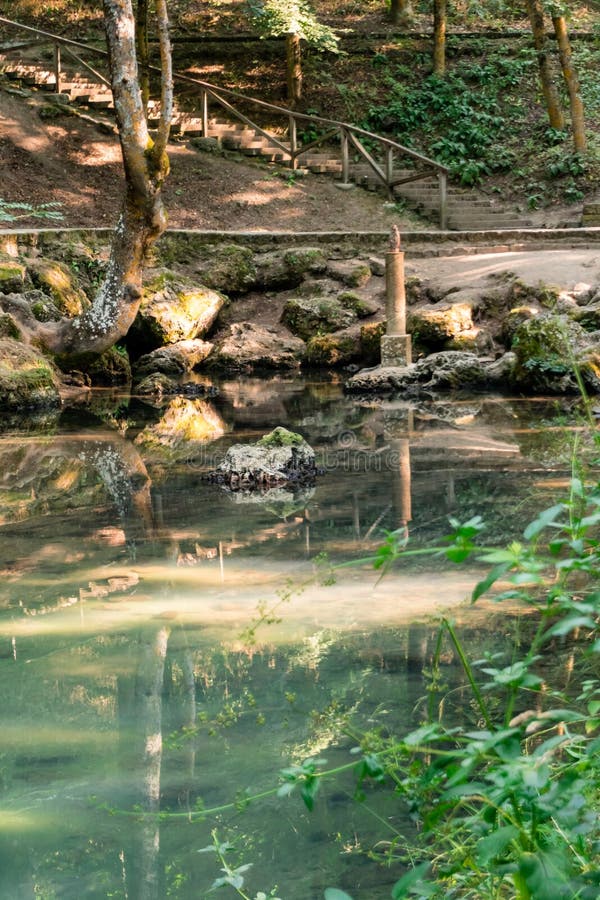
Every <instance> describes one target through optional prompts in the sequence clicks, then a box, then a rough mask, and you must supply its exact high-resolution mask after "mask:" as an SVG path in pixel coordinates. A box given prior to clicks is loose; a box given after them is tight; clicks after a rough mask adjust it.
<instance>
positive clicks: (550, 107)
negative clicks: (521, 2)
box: [527, 0, 565, 131]
mask: <svg viewBox="0 0 600 900" xmlns="http://www.w3.org/2000/svg"><path fill="white" fill-rule="evenodd" d="M527 12H528V14H529V21H530V22H531V32H532V34H533V44H534V46H535V49H536V52H537V59H538V66H539V70H540V81H541V84H542V93H543V95H544V100H545V102H546V109H547V111H548V119H549V120H550V125H551V127H552V128H556V129H557V130H558V131H562V129H563V128H564V127H565V117H564V114H563V111H562V108H561V105H560V99H559V97H558V91H557V89H556V85H555V84H554V81H553V79H552V69H551V67H550V60H549V59H548V52H547V42H546V31H545V28H544V10H543V8H542V4H541V0H527Z"/></svg>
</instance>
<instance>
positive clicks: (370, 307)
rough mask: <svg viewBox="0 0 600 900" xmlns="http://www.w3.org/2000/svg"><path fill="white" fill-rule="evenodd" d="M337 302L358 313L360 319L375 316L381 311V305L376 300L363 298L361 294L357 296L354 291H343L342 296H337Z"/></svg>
mask: <svg viewBox="0 0 600 900" xmlns="http://www.w3.org/2000/svg"><path fill="white" fill-rule="evenodd" d="M337 300H338V303H341V304H342V306H345V307H346V308H347V309H351V310H352V312H354V313H356V315H357V316H358V318H359V319H367V318H368V317H369V316H374V315H376V314H377V313H378V312H379V311H380V309H381V306H380V304H379V303H377V302H376V301H375V300H371V299H369V298H366V297H361V296H359V294H355V293H354V291H342V293H341V294H338V295H337Z"/></svg>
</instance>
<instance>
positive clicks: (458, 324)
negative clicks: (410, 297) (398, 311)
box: [406, 303, 473, 350]
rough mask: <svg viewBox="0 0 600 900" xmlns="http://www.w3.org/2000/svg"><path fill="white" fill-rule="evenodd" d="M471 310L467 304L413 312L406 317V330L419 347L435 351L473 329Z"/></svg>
mask: <svg viewBox="0 0 600 900" xmlns="http://www.w3.org/2000/svg"><path fill="white" fill-rule="evenodd" d="M472 313H473V310H472V306H471V304H469V303H451V304H450V303H449V304H436V305H435V306H424V307H421V308H420V309H416V310H413V311H412V312H410V313H409V314H408V316H407V320H406V328H407V331H408V333H409V334H411V335H412V336H413V339H414V340H415V341H417V342H418V343H419V344H420V345H421V346H423V347H427V348H430V349H432V350H435V349H437V348H439V347H443V346H444V345H445V344H446V342H447V341H449V340H451V339H452V338H455V337H457V335H459V334H460V333H461V331H468V330H469V329H471V328H472V327H473V315H472Z"/></svg>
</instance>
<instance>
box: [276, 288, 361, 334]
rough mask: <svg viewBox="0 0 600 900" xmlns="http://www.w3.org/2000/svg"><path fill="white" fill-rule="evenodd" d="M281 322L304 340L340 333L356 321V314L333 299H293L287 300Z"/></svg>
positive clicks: (318, 297) (319, 297)
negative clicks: (319, 335) (324, 334)
mask: <svg viewBox="0 0 600 900" xmlns="http://www.w3.org/2000/svg"><path fill="white" fill-rule="evenodd" d="M281 321H282V322H283V323H284V324H285V325H287V327H288V328H289V329H290V331H291V332H292V333H293V334H296V335H298V336H299V337H301V338H303V339H304V340H308V339H309V338H311V337H313V336H315V335H317V334H323V333H330V332H333V331H340V330H341V329H342V328H348V326H350V325H352V323H353V322H355V321H356V312H355V311H354V310H353V309H351V308H350V307H348V306H345V305H344V304H343V303H340V301H339V300H338V299H337V298H335V297H321V296H317V297H293V298H291V299H290V300H287V301H286V303H285V305H284V307H283V312H282V314H281Z"/></svg>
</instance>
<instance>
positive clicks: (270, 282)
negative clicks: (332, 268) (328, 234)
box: [254, 247, 327, 290]
mask: <svg viewBox="0 0 600 900" xmlns="http://www.w3.org/2000/svg"><path fill="white" fill-rule="evenodd" d="M254 261H255V264H256V286H257V287H260V288H263V289H264V290H274V289H276V288H280V289H281V288H286V287H287V288H292V287H297V286H298V285H299V284H301V282H302V281H303V280H304V278H305V277H306V276H307V275H309V274H311V275H318V274H320V273H322V272H324V271H325V269H326V268H327V260H326V258H325V256H324V255H323V252H322V251H321V250H319V249H318V248H316V247H294V248H293V249H288V250H273V251H270V252H268V253H258V254H257V255H256V256H255V257H254Z"/></svg>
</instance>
